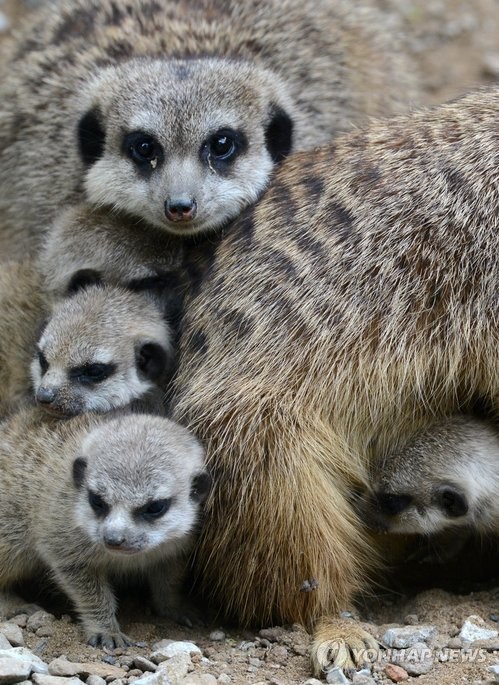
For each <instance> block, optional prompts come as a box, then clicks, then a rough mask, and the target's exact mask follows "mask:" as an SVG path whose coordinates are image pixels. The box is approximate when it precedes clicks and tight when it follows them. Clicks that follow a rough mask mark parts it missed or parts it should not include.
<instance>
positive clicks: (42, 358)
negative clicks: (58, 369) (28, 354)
mask: <svg viewBox="0 0 499 685" xmlns="http://www.w3.org/2000/svg"><path fill="white" fill-rule="evenodd" d="M38 362H39V364H40V371H41V372H42V375H43V374H45V373H47V371H48V369H49V363H48V361H47V357H46V356H45V355H44V354H43V352H42V351H41V350H38Z"/></svg>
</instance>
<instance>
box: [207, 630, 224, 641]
mask: <svg viewBox="0 0 499 685" xmlns="http://www.w3.org/2000/svg"><path fill="white" fill-rule="evenodd" d="M208 637H209V638H210V640H213V642H222V641H223V640H225V633H224V632H223V630H214V631H213V632H212V633H210V634H209V636H208Z"/></svg>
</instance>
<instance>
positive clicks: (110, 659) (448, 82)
mask: <svg viewBox="0 0 499 685" xmlns="http://www.w3.org/2000/svg"><path fill="white" fill-rule="evenodd" d="M38 1H39V0H38ZM36 2H37V0H31V2H29V1H26V2H23V0H3V2H2V0H0V13H3V15H4V19H5V18H7V19H8V20H9V21H10V22H11V25H12V24H14V25H15V23H16V21H17V20H18V18H19V16H20V15H22V14H23V12H24V11H25V8H26V7H30V6H32V5H34V4H36ZM376 2H377V4H378V5H379V7H380V9H381V10H382V11H383V12H385V13H386V18H387V23H386V27H387V31H390V30H394V20H397V21H399V20H401V21H402V24H403V26H404V28H405V30H406V32H407V36H408V39H407V49H408V51H409V52H410V54H411V55H412V56H413V57H414V62H415V69H417V70H418V71H419V74H420V79H421V83H422V88H423V99H424V100H425V101H426V102H431V103H438V102H441V101H444V100H446V99H449V98H451V97H454V96H456V95H458V94H460V93H463V92H465V91H466V90H469V89H470V88H472V87H475V86H477V85H481V84H487V83H491V82H493V81H497V80H498V79H499V0H472V1H471V0H376ZM1 26H2V17H1V16H0V27H1ZM1 35H2V34H1V33H0V36H1ZM0 39H1V38H0ZM498 568H499V567H498V566H495V569H496V570H497V569H498ZM455 569H456V565H454V569H446V568H445V567H443V568H440V569H436V571H435V585H437V584H438V585H439V586H440V585H441V584H442V583H443V582H444V581H445V576H446V574H447V571H448V572H449V573H451V572H452V571H454V572H455ZM493 569H494V567H492V571H493ZM417 574H418V571H417V569H416V576H417ZM489 575H490V574H489ZM492 575H493V573H492ZM498 575H499V571H498ZM437 576H438V578H437ZM430 587H431V581H430ZM473 590H474V591H473V592H469V588H467V590H466V593H465V594H459V593H458V594H456V593H452V594H451V593H449V592H445V591H443V590H439V589H430V590H425V591H422V592H420V593H418V594H416V595H413V596H410V595H409V594H406V593H403V592H400V591H399V592H398V593H392V594H388V593H385V592H383V593H382V594H381V593H379V592H378V593H375V594H376V595H377V596H375V597H372V598H371V599H370V600H367V601H365V602H364V604H363V607H362V610H361V611H360V613H354V618H353V619H352V620H356V619H357V620H362V622H363V623H364V625H365V627H366V628H367V629H368V630H369V631H370V632H371V633H372V634H373V635H374V636H375V637H376V638H378V639H381V638H382V636H383V635H384V633H385V630H386V628H387V627H388V624H396V625H398V626H403V625H406V624H408V625H414V624H418V625H419V624H425V625H431V626H434V627H435V628H436V629H437V635H436V637H434V638H432V640H430V641H428V642H427V644H428V646H429V649H430V650H431V656H432V658H433V665H432V667H431V669H430V670H429V672H428V673H427V674H423V675H420V676H414V677H413V676H411V677H410V678H409V680H408V681H407V682H417V683H418V685H435V684H436V683H438V684H439V685H462V684H463V683H470V684H474V683H485V682H488V683H490V682H492V676H491V674H490V673H489V672H488V671H487V667H488V666H491V665H494V664H499V639H497V638H496V639H491V640H488V641H487V642H486V643H478V644H474V645H473V646H472V647H473V649H471V651H466V650H463V643H462V642H461V641H460V639H459V638H458V637H457V635H458V633H459V631H460V629H461V626H462V624H463V622H464V621H465V619H466V618H467V617H469V616H472V615H477V616H479V617H481V618H482V619H484V621H485V623H486V625H487V627H488V628H490V629H492V630H494V629H495V630H496V631H497V630H499V623H498V619H499V578H498V579H496V582H495V583H494V581H493V580H492V581H490V580H489V582H488V583H487V584H482V585H477V586H476V587H475V588H473ZM45 608H46V609H48V610H51V607H50V603H49V606H45ZM18 621H19V623H20V624H21V625H22V624H23V622H24V623H25V619H23V618H22V617H20V618H19V619H18ZM122 625H123V628H124V630H125V632H127V633H128V634H129V635H130V636H132V637H133V639H134V640H136V641H138V642H139V643H141V642H143V643H144V646H143V647H133V648H131V649H129V650H126V651H125V652H122V653H120V650H118V652H117V653H114V654H111V655H109V654H107V655H105V654H103V652H102V651H99V650H95V649H93V648H91V647H88V646H86V645H84V644H83V642H82V640H81V634H80V632H79V628H78V626H77V625H76V624H75V623H74V621H72V620H71V619H70V618H69V617H68V616H66V615H63V616H62V617H59V618H58V619H57V620H55V621H54V622H52V623H51V624H50V627H49V629H45V630H41V629H39V630H38V633H37V632H30V631H29V630H27V629H25V630H24V631H23V633H24V636H25V641H26V645H27V646H28V647H29V648H31V649H33V650H34V651H35V652H36V653H37V654H39V656H41V658H42V659H43V660H44V661H46V662H48V661H50V660H51V659H52V658H54V657H58V656H60V655H61V654H62V655H66V656H67V657H68V658H69V659H70V660H73V661H89V660H91V661H93V660H95V661H102V660H103V659H104V660H105V662H106V663H115V664H116V665H122V666H124V667H125V670H127V671H128V676H127V677H126V678H124V679H122V681H123V683H131V682H132V681H133V680H134V678H136V677H138V676H140V668H139V669H137V668H135V669H134V663H133V658H132V657H134V656H135V655H142V656H145V657H147V656H148V655H150V653H151V651H152V644H153V643H155V642H156V641H158V640H160V639H163V638H169V639H172V640H189V641H192V642H194V643H195V644H197V645H198V646H199V647H200V648H201V650H202V654H201V655H194V656H193V657H192V662H193V666H192V668H193V673H194V674H211V675H212V676H213V678H212V679H205V680H204V681H202V680H200V681H197V682H200V683H201V682H206V683H207V684H208V685H209V682H212V683H214V682H219V683H220V684H223V683H225V684H227V683H231V682H232V683H236V684H237V683H241V684H243V683H248V684H253V685H255V684H258V685H263V684H265V683H266V684H268V685H288V684H289V685H291V684H294V683H297V684H298V683H304V682H305V681H306V680H307V679H308V678H310V676H311V674H310V669H309V662H308V650H309V646H310V641H311V638H310V636H309V635H308V634H307V633H306V631H305V630H304V629H303V628H302V627H300V626H287V627H284V628H280V627H279V628H275V627H274V628H271V629H270V628H267V629H264V630H262V631H260V632H259V631H258V630H257V631H252V630H249V631H248V630H241V629H239V628H237V627H233V626H232V627H231V626H228V625H225V624H223V625H220V624H219V623H218V622H217V621H215V622H214V623H212V624H211V625H208V626H206V627H204V626H203V627H202V628H199V627H196V628H192V629H187V628H181V627H179V626H178V625H176V624H172V623H165V622H163V623H162V622H158V621H157V620H156V619H154V618H153V617H152V616H151V615H150V614H148V613H147V610H145V609H144V608H143V606H142V604H139V605H137V604H135V605H134V603H133V602H130V601H128V602H126V603H125V606H124V607H123V611H122ZM40 630H41V632H40ZM44 633H46V634H44ZM477 650H478V651H477ZM383 653H384V654H385V655H386V652H383ZM390 656H393V655H392V654H389V657H390ZM416 660H417V659H416ZM386 663H387V661H380V662H378V663H375V664H374V667H373V670H372V676H371V677H373V678H374V681H375V682H378V683H380V685H386V684H387V683H391V682H393V681H392V680H390V679H389V678H388V676H387V675H386V673H385V666H386ZM107 680H108V681H109V678H108V679H107ZM354 682H358V683H359V684H360V683H362V682H364V683H365V684H366V685H367V684H368V683H369V682H372V680H371V681H369V680H364V681H362V679H361V678H360V677H358V678H357V680H354Z"/></svg>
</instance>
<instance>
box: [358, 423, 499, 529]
mask: <svg viewBox="0 0 499 685" xmlns="http://www.w3.org/2000/svg"><path fill="white" fill-rule="evenodd" d="M369 480H370V483H369V485H370V492H371V493H372V494H371V496H368V497H367V498H366V499H365V500H364V503H363V504H361V511H362V513H363V520H364V521H367V522H368V523H369V524H370V525H371V526H372V527H374V528H375V529H377V528H379V529H381V530H382V531H384V532H389V533H406V534H412V533H418V534H423V535H435V534H437V533H441V532H443V531H446V530H448V529H457V528H463V527H465V528H467V529H468V530H469V531H470V532H473V531H475V532H478V533H490V532H492V533H499V499H498V497H497V491H498V488H499V431H498V428H497V425H495V424H494V423H492V422H488V421H480V420H478V419H475V418H471V417H464V416H454V417H451V418H448V419H444V420H442V421H440V422H438V423H435V424H431V425H429V426H428V427H427V428H426V429H425V430H423V431H420V432H419V433H416V434H415V435H414V436H413V437H412V438H411V439H410V440H409V441H408V442H407V444H406V445H404V446H403V447H402V448H400V449H399V450H397V451H396V452H394V453H389V454H386V455H383V456H382V458H381V459H379V460H376V461H375V462H374V464H373V467H372V470H371V477H370V479H369Z"/></svg>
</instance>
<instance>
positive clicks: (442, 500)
mask: <svg viewBox="0 0 499 685" xmlns="http://www.w3.org/2000/svg"><path fill="white" fill-rule="evenodd" d="M437 501H438V504H439V505H440V507H441V508H442V510H443V512H444V514H445V515H446V516H448V517H449V518H458V517H459V516H465V514H467V513H468V509H469V507H468V502H467V500H466V497H465V495H464V494H463V493H462V492H461V491H460V490H458V489H457V488H455V487H453V486H452V485H445V486H443V487H442V488H440V489H439V491H438V493H437Z"/></svg>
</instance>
